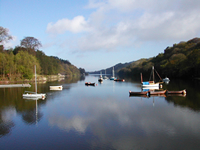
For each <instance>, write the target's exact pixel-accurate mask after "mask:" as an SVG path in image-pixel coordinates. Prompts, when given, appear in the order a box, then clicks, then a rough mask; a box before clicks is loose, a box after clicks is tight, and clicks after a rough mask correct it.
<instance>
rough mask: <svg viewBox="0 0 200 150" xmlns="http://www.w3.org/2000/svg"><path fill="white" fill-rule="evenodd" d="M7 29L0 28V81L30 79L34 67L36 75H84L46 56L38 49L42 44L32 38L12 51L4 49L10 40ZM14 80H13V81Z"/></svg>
mask: <svg viewBox="0 0 200 150" xmlns="http://www.w3.org/2000/svg"><path fill="white" fill-rule="evenodd" d="M12 38H13V37H12V36H11V35H10V34H9V30H8V29H7V28H3V27H1V26H0V79H1V80H2V79H5V80H6V78H8V79H12V80H20V79H31V78H33V74H34V65H36V66H37V74H41V75H57V74H58V73H60V74H63V75H68V76H78V75H80V74H83V73H85V69H83V68H80V69H78V68H77V67H76V66H74V65H72V64H71V63H70V62H69V61H67V60H63V59H59V58H58V57H54V56H47V55H45V54H44V53H43V52H42V51H40V50H39V48H40V47H41V46H42V43H41V42H40V41H39V40H38V39H36V38H34V37H25V38H24V39H22V40H21V42H20V46H16V47H15V48H14V49H12V48H11V49H7V50H5V49H4V46H3V44H5V43H6V42H8V41H9V40H12ZM13 78H14V79H13Z"/></svg>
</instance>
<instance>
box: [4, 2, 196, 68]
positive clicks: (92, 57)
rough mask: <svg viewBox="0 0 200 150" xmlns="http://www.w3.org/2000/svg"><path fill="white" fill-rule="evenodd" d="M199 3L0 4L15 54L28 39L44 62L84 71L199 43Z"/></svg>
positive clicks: (10, 43) (6, 45)
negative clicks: (53, 61)
mask: <svg viewBox="0 0 200 150" xmlns="http://www.w3.org/2000/svg"><path fill="white" fill-rule="evenodd" d="M199 8H200V1H199V0H162V1H161V0H0V26H2V27H4V28H7V29H9V34H10V35H12V36H13V40H11V41H9V42H7V43H5V44H4V47H5V48H15V46H19V45H20V41H21V40H22V39H24V38H25V37H28V36H31V37H34V38H36V39H38V40H39V41H40V42H41V43H42V47H40V48H39V50H41V51H43V52H44V53H45V54H46V55H47V56H57V57H59V58H61V59H64V60H68V61H70V62H71V63H72V64H73V65H75V66H76V67H78V68H84V69H85V70H86V71H96V70H101V69H106V68H109V67H111V66H114V65H116V64H118V63H126V62H131V61H136V60H139V59H141V58H150V57H154V56H157V55H158V54H159V53H164V50H165V48H166V47H168V46H169V47H171V46H173V44H175V43H179V42H181V41H188V40H190V39H192V38H195V37H200V9H199Z"/></svg>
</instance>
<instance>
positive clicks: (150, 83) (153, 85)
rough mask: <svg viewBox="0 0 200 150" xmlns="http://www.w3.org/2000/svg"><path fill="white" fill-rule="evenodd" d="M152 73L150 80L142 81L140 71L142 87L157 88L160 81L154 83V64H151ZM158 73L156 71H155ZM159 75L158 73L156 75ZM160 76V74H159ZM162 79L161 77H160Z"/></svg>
mask: <svg viewBox="0 0 200 150" xmlns="http://www.w3.org/2000/svg"><path fill="white" fill-rule="evenodd" d="M152 73H153V80H152V81H145V82H143V79H142V73H141V83H142V88H143V89H145V88H146V89H159V87H160V83H159V82H158V83H155V79H154V78H155V77H154V66H152ZM156 73H157V72H156ZM157 74H158V73H157ZM158 76H159V75H158ZM159 77H160V76H159ZM161 80H162V79H161Z"/></svg>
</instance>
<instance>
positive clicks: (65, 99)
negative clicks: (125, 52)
mask: <svg viewBox="0 0 200 150" xmlns="http://www.w3.org/2000/svg"><path fill="white" fill-rule="evenodd" d="M85 82H95V83H96V84H97V85H96V86H85ZM60 84H61V85H63V90H62V91H50V90H49V86H50V85H60ZM31 85H32V86H31V88H0V116H1V118H0V149H1V150H10V149H13V150H14V149H15V150H16V149H20V150H25V149H29V150H30V149H37V150H39V149H69V150H76V149H78V150H80V149H83V150H90V149H109V150H110V149H113V150H115V149H116V150H124V149H125V150H129V149H134V150H160V149H161V150H172V149H176V150H178V149H181V150H188V149H192V150H197V149H199V148H200V142H199V141H200V92H199V90H200V88H199V87H200V82H199V81H198V80H195V81H181V80H172V81H170V83H169V84H163V89H168V90H182V89H186V90H187V95H186V96H185V97H184V96H167V97H164V96H153V97H147V98H146V97H133V96H132V97H129V91H130V90H131V91H141V85H140V83H139V81H134V80H130V79H126V81H125V82H115V81H111V80H104V81H103V83H99V82H98V76H92V75H90V76H86V77H85V78H82V79H71V78H70V79H69V78H66V79H65V80H62V81H59V82H58V81H56V82H47V83H38V91H39V93H46V94H47V97H46V99H45V100H37V101H35V100H25V99H23V98H22V94H23V93H24V91H27V90H28V91H30V90H31V91H34V88H35V87H34V83H31Z"/></svg>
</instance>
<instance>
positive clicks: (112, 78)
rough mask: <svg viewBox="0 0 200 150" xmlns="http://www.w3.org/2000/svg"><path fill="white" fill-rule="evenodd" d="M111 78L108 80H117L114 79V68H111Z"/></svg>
mask: <svg viewBox="0 0 200 150" xmlns="http://www.w3.org/2000/svg"><path fill="white" fill-rule="evenodd" d="M112 75H113V76H112V77H111V78H110V80H115V79H117V78H115V70H114V67H113V70H112Z"/></svg>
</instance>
